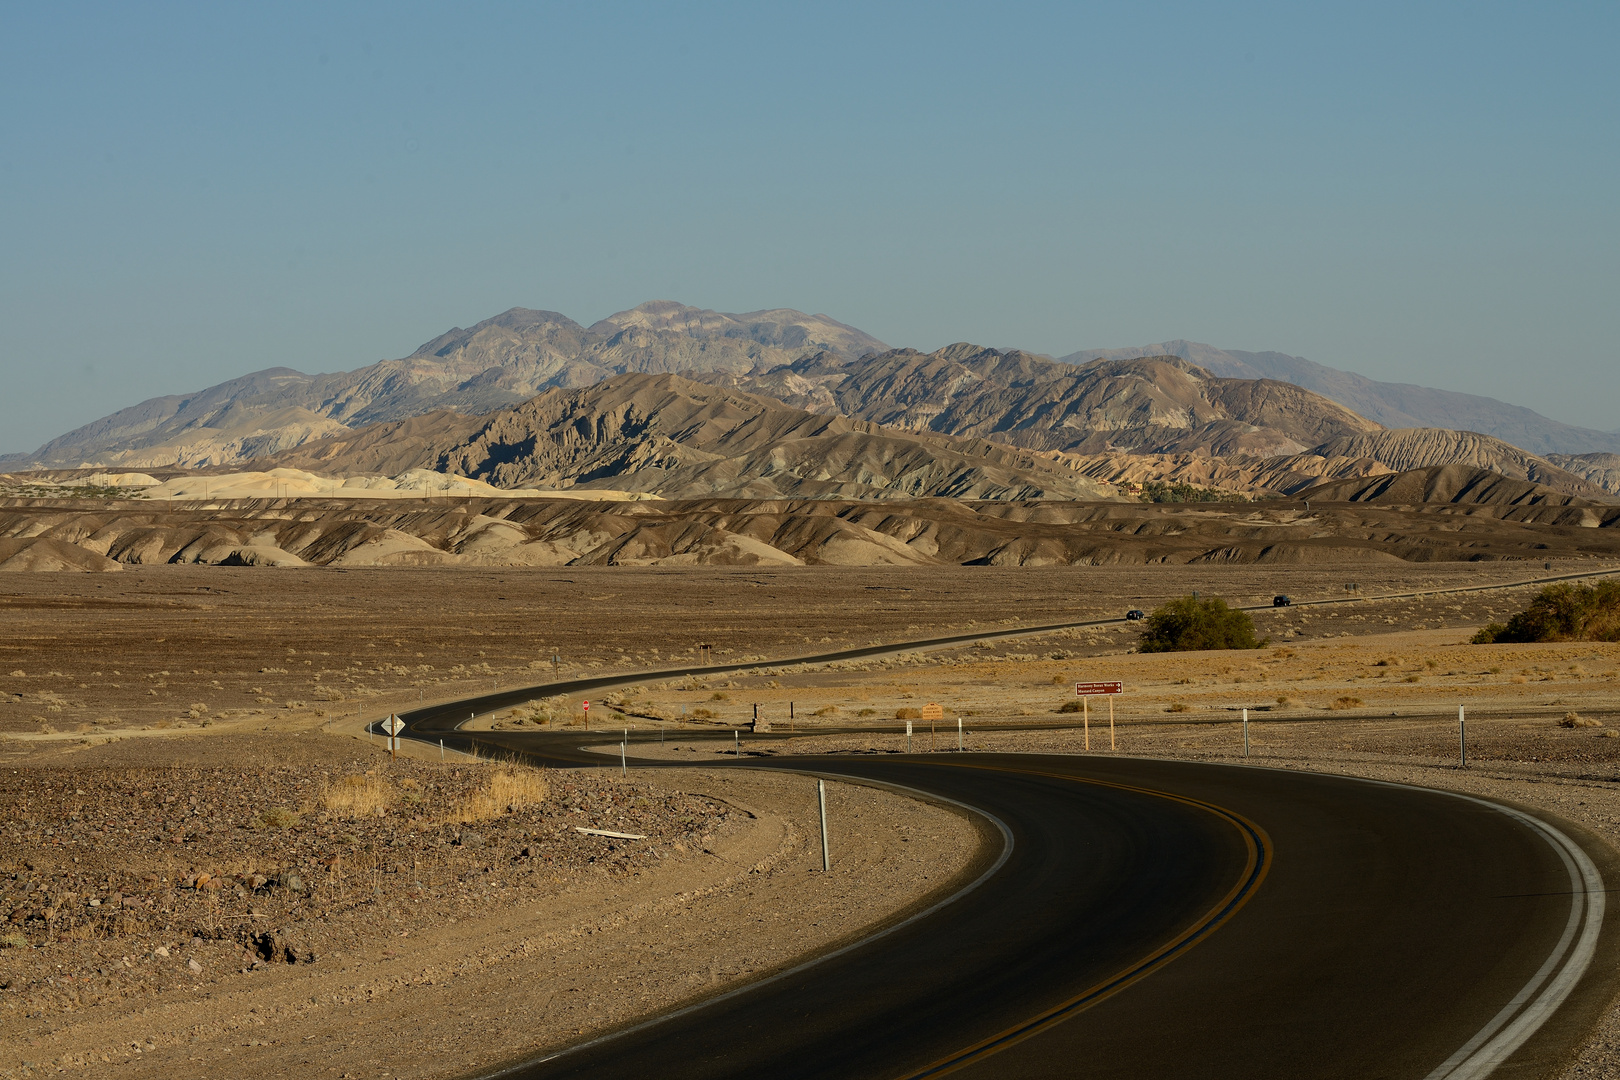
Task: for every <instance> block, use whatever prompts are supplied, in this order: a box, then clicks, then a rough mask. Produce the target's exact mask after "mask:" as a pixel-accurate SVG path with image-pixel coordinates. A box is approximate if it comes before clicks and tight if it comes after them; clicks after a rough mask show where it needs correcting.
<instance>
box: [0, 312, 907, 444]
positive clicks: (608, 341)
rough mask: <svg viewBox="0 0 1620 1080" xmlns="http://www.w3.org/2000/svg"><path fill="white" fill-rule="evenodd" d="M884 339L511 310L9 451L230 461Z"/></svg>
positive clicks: (833, 326)
mask: <svg viewBox="0 0 1620 1080" xmlns="http://www.w3.org/2000/svg"><path fill="white" fill-rule="evenodd" d="M884 348H886V346H884V344H883V343H882V342H880V341H878V340H877V339H876V338H873V337H870V336H869V335H867V334H863V333H861V331H859V330H856V329H854V328H853V327H849V326H845V325H844V324H843V323H840V322H836V321H834V320H832V319H829V318H827V317H826V316H824V315H806V314H804V313H803V312H798V311H791V310H788V309H786V308H781V309H775V310H771V311H755V312H749V313H747V314H743V315H728V314H725V313H723V312H717V311H705V310H701V309H698V308H692V307H686V306H684V305H681V304H676V303H672V302H670V301H653V302H651V303H646V304H642V305H640V306H639V307H635V308H631V309H630V310H629V311H621V312H619V313H618V314H616V315H611V316H609V317H608V318H606V319H603V320H601V321H600V322H597V323H595V324H593V325H591V326H590V327H582V326H580V325H579V324H578V323H576V322H574V321H573V320H572V319H570V318H568V317H567V316H565V315H559V314H558V313H557V312H554V311H532V310H529V309H526V308H513V309H511V310H510V311H506V312H503V313H502V314H500V315H497V316H495V317H494V318H492V319H485V320H484V321H483V322H480V323H478V324H477V325H475V326H473V327H471V328H469V329H462V328H460V327H457V328H455V329H453V330H450V331H449V332H448V333H445V334H442V335H440V336H439V337H437V338H434V339H433V340H432V341H430V342H428V343H427V344H425V345H423V346H422V347H421V348H419V349H417V350H416V351H415V352H413V353H412V354H411V355H409V356H407V357H404V358H402V359H399V360H383V361H380V362H378V363H375V364H371V365H369V366H367V367H363V368H360V369H358V370H355V371H350V372H340V373H336V374H328V375H305V374H303V373H302V372H299V371H294V370H293V369H291V368H271V369H268V370H266V371H260V372H255V373H253V374H251V375H245V376H242V377H241V378H238V379H231V380H229V381H227V382H223V383H220V384H219V385H217V386H213V387H209V388H208V389H206V390H202V391H199V392H197V393H195V394H177V395H168V396H165V397H159V398H151V399H149V400H147V401H143V402H141V403H140V404H138V405H133V406H131V407H129V408H127V409H121V410H119V411H118V412H116V413H113V414H112V415H110V416H107V417H103V418H102V419H100V420H97V421H95V422H94V423H91V424H87V425H85V426H84V427H81V428H78V429H77V430H75V431H71V432H69V433H67V434H66V435H63V436H61V437H60V438H57V439H53V440H51V441H50V442H48V443H46V444H45V445H44V446H42V447H40V449H39V450H38V451H36V452H35V453H34V454H31V455H15V456H12V457H10V458H8V459H7V462H8V463H9V464H11V465H13V466H15V467H23V466H25V465H28V464H32V463H38V464H40V465H46V466H50V465H78V464H80V463H101V464H109V465H123V466H127V467H143V466H151V465H167V464H180V465H184V466H207V465H219V464H230V463H233V462H239V461H245V460H248V459H250V458H254V457H261V456H264V455H266V454H271V453H275V452H277V451H279V450H283V449H287V448H289V447H293V446H298V445H302V444H303V443H305V442H308V441H310V440H311V439H319V438H323V437H326V436H329V435H332V434H334V433H337V432H341V431H343V430H344V429H346V428H353V427H358V426H363V425H366V424H371V423H377V422H380V421H387V420H398V419H403V418H406V417H411V416H419V415H422V414H424V413H429V412H433V411H435V410H440V409H454V410H456V411H459V412H464V413H484V412H488V411H490V410H492V409H498V408H500V407H502V406H505V405H512V404H516V403H518V402H520V401H525V400H527V399H528V398H530V397H533V396H534V395H535V394H537V393H539V392H540V391H541V390H544V389H546V388H547V387H552V386H570V387H571V386H586V385H589V384H591V383H595V382H599V381H600V380H602V379H604V378H607V377H608V376H611V375H615V374H619V373H624V372H680V371H739V372H740V371H748V370H751V369H752V368H754V367H757V366H767V367H769V366H779V365H782V364H786V363H788V362H790V361H792V360H794V359H797V358H798V357H799V356H801V355H803V354H805V353H807V352H818V351H826V352H828V353H829V354H831V353H835V352H836V353H840V354H843V355H848V356H858V355H861V354H862V353H864V352H869V351H874V350H876V351H882V350H883V349H884Z"/></svg>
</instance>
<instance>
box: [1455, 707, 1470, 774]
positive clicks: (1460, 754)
mask: <svg viewBox="0 0 1620 1080" xmlns="http://www.w3.org/2000/svg"><path fill="white" fill-rule="evenodd" d="M1457 761H1458V764H1459V765H1460V766H1461V767H1462V768H1464V769H1466V768H1468V721H1467V719H1466V718H1465V717H1464V716H1463V707H1462V706H1461V705H1459V706H1457Z"/></svg>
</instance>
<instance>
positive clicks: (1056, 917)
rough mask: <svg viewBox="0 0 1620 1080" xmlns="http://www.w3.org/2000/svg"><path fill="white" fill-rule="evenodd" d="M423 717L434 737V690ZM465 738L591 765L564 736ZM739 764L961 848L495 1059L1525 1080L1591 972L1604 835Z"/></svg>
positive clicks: (781, 1071) (1605, 977) (1074, 776)
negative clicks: (597, 1034)
mask: <svg viewBox="0 0 1620 1080" xmlns="http://www.w3.org/2000/svg"><path fill="white" fill-rule="evenodd" d="M423 712H425V713H429V714H431V713H434V712H439V713H440V714H441V715H439V716H438V717H433V716H431V715H429V716H408V717H407V719H408V720H409V721H411V728H412V734H415V735H417V736H419V737H425V738H430V739H436V738H438V734H437V733H436V732H435V731H434V729H435V728H439V729H441V730H447V731H448V729H450V728H451V727H452V726H453V723H454V722H455V717H456V716H458V715H459V713H460V709H459V708H457V709H451V708H449V707H445V708H442V709H438V710H435V709H429V710H423ZM692 734H693V733H683V738H687V737H690V736H691V735H692ZM716 734H717V735H722V736H723V735H724V734H726V733H716ZM451 737H452V738H455V739H456V741H458V742H459V741H460V740H461V739H467V738H470V737H471V736H470V735H465V734H464V735H455V736H451ZM656 737H657V735H656V733H647V732H641V733H633V734H632V744H634V742H635V741H636V740H637V739H641V740H648V739H654V738H656ZM476 738H477V740H478V742H480V743H483V744H484V745H485V746H486V747H487V748H488V749H490V750H499V751H502V752H506V753H513V754H522V755H524V756H526V757H528V758H530V759H531V760H537V761H546V762H549V763H552V764H555V765H580V764H609V763H611V764H617V762H611V760H610V759H606V758H603V757H601V756H599V755H595V754H591V753H588V752H585V751H583V750H581V749H579V745H578V744H579V743H581V742H582V741H585V740H584V739H583V738H582V737H581V734H580V733H579V732H577V731H576V732H572V733H570V732H559V733H556V734H534V733H525V734H520V733H515V732H480V733H476ZM587 738H588V736H587ZM593 741H594V740H593ZM632 753H633V745H632ZM646 764H649V765H651V764H653V763H650V762H648V763H646ZM748 764H750V765H752V766H754V767H770V768H795V769H802V770H805V771H811V772H814V773H815V774H817V775H822V776H827V777H829V778H847V779H849V780H853V781H857V782H877V783H884V784H891V785H898V786H902V787H905V788H909V789H912V790H915V791H920V792H926V793H928V794H930V795H932V796H934V797H936V798H939V799H941V800H949V801H951V802H954V803H956V804H959V805H960V806H961V807H963V808H964V809H963V812H965V813H972V814H974V815H975V816H976V817H977V820H978V821H979V822H980V823H981V828H982V830H983V832H984V834H985V836H986V840H987V842H986V844H985V845H984V853H983V856H982V858H981V860H980V862H979V864H978V865H976V866H974V867H973V868H972V869H971V871H970V872H969V873H968V875H966V878H965V879H964V880H963V881H961V882H959V883H958V884H957V886H956V887H955V888H954V889H953V890H952V891H951V892H950V894H949V895H947V896H946V897H944V898H943V899H942V901H941V902H939V903H937V904H936V905H935V906H933V907H931V908H929V909H927V910H925V911H922V912H917V913H913V914H912V915H911V917H910V918H909V919H908V920H907V921H904V922H901V923H900V924H899V925H896V926H892V927H890V928H888V929H887V930H885V931H883V932H882V933H881V934H879V935H878V936H875V937H868V938H866V939H863V940H861V941H859V942H855V943H852V945H851V947H848V948H846V949H844V950H842V951H838V952H834V953H832V954H830V955H827V956H823V957H821V958H819V959H817V960H813V961H811V962H809V963H808V964H805V965H803V966H800V967H798V968H794V969H791V970H789V971H786V972H783V973H779V974H777V975H776V976H774V977H771V978H768V979H765V980H762V981H760V982H756V983H753V984H750V985H749V986H747V987H744V988H743V989H741V990H738V991H734V992H732V993H729V994H727V995H724V996H721V997H718V998H714V999H711V1000H709V1001H706V1002H702V1003H699V1004H698V1005H696V1006H694V1007H691V1008H688V1009H685V1010H682V1011H680V1012H677V1013H674V1014H671V1015H668V1016H665V1017H662V1018H660V1019H657V1020H655V1021H652V1022H649V1023H646V1024H643V1025H641V1026H638V1027H634V1028H631V1029H629V1030H625V1031H621V1032H618V1033H615V1034H613V1035H611V1036H609V1037H606V1038H603V1039H598V1040H595V1041H593V1042H590V1043H587V1044H585V1045H583V1046H579V1047H574V1048H572V1049H570V1050H568V1051H566V1052H563V1053H561V1054H558V1055H554V1056H552V1057H550V1058H548V1059H545V1060H541V1061H534V1062H524V1063H517V1064H515V1065H514V1066H513V1067H512V1068H511V1069H510V1070H508V1071H507V1072H505V1073H503V1074H501V1075H507V1076H512V1077H535V1078H539V1077H547V1078H550V1077H609V1078H615V1077H625V1078H629V1077H636V1078H645V1077H658V1078H661V1080H662V1078H667V1080H699V1078H703V1080H711V1078H721V1077H782V1078H797V1077H851V1078H856V1077H873V1078H885V1080H900V1078H912V1077H932V1076H942V1075H945V1074H947V1073H950V1074H953V1075H956V1076H960V1077H997V1078H1001V1077H1009V1078H1024V1077H1120V1078H1123V1077H1131V1078H1137V1077H1143V1078H1145V1077H1185V1078H1199V1077H1244V1078H1256V1080H1261V1078H1271V1077H1276V1078H1279V1080H1280V1078H1284V1077H1287V1078H1299V1077H1344V1078H1352V1077H1353V1078H1358V1080H1371V1078H1379V1077H1392V1078H1393V1077H1411V1078H1415V1080H1424V1078H1436V1080H1438V1078H1439V1077H1447V1078H1452V1080H1463V1078H1472V1077H1483V1076H1486V1075H1493V1074H1494V1075H1498V1076H1504V1077H1507V1076H1511V1077H1536V1076H1548V1075H1553V1074H1556V1072H1557V1071H1558V1069H1559V1068H1560V1067H1561V1065H1562V1063H1563V1062H1564V1061H1565V1059H1566V1057H1567V1054H1568V1052H1569V1050H1570V1049H1571V1048H1572V1047H1573V1045H1574V1044H1575V1043H1576V1042H1577V1041H1578V1040H1579V1038H1580V1037H1581V1035H1582V1034H1584V1032H1585V1031H1586V1030H1587V1029H1588V1028H1589V1026H1590V1024H1591V1023H1592V1021H1593V1020H1594V1018H1595V1016H1596V1015H1597V1013H1598V1011H1599V1010H1600V1009H1601V1008H1602V1006H1603V1005H1604V1004H1605V1003H1606V1002H1607V1000H1608V998H1609V996H1610V994H1611V991H1612V986H1613V979H1612V976H1611V975H1610V972H1612V971H1613V970H1614V968H1615V960H1616V957H1615V955H1614V953H1615V950H1614V949H1613V947H1612V945H1611V943H1610V939H1611V936H1612V928H1611V930H1605V921H1606V912H1605V905H1604V891H1605V885H1604V880H1603V875H1605V874H1610V875H1612V873H1613V870H1612V868H1611V867H1610V866H1609V865H1608V862H1607V856H1605V855H1603V854H1602V851H1601V849H1596V848H1594V850H1597V851H1598V852H1599V854H1598V864H1594V862H1593V860H1592V858H1591V857H1589V856H1588V855H1587V854H1586V853H1585V851H1583V849H1582V848H1581V847H1579V846H1577V844H1576V843H1574V842H1573V841H1572V840H1571V838H1570V834H1569V829H1568V828H1567V827H1564V828H1562V829H1559V828H1557V827H1554V826H1549V825H1546V824H1543V823H1538V822H1537V821H1536V820H1535V819H1532V818H1530V817H1528V816H1527V815H1522V814H1519V813H1517V812H1516V811H1512V810H1511V809H1508V808H1500V807H1497V806H1495V805H1492V804H1487V803H1484V802H1481V801H1478V800H1473V799H1468V798H1464V797H1459V796H1454V795H1449V794H1445V793H1441V792H1435V791H1429V790H1425V789H1419V788H1412V787H1402V786H1396V785H1387V784H1377V783H1370V782H1366V781H1358V780H1352V779H1347V778H1340V777H1330V776H1324V775H1320V774H1311V773H1296V772H1284V771H1280V770H1271V769H1259V768H1245V767H1240V766H1222V765H1207V764H1197V763H1188V762H1174V761H1157V760H1133V759H1124V758H1084V757H1074V756H1050V757H1048V756H1034V755H982V754H961V755H958V754H954V753H953V754H948V755H918V756H897V755H889V756H885V757H882V758H869V757H862V758H847V757H844V758H840V757H816V758H804V759H791V758H789V759H784V758H775V759H771V760H769V761H766V762H758V761H750V762H748ZM705 767H714V759H710V761H708V762H706V763H705ZM720 767H727V766H725V765H724V764H722V765H721V766H720ZM967 808H971V809H970V810H969V809H967ZM830 832H831V836H832V849H833V859H834V867H833V872H834V873H837V858H838V847H837V844H838V838H837V821H836V816H835V818H834V820H833V821H832V823H831V827H830ZM1587 846H1588V847H1593V845H1592V844H1591V843H1590V842H1588V844H1587ZM1594 958H1595V959H1596V962H1594Z"/></svg>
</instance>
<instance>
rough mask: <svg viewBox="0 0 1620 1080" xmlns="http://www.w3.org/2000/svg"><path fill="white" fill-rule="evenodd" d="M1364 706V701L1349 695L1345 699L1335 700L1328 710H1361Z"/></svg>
mask: <svg viewBox="0 0 1620 1080" xmlns="http://www.w3.org/2000/svg"><path fill="white" fill-rule="evenodd" d="M1362 704H1363V702H1362V700H1361V699H1360V698H1358V697H1351V696H1349V695H1348V694H1346V695H1345V696H1344V697H1340V698H1334V699H1333V701H1332V703H1331V704H1329V705H1328V708H1330V709H1357V708H1360V707H1361V705H1362Z"/></svg>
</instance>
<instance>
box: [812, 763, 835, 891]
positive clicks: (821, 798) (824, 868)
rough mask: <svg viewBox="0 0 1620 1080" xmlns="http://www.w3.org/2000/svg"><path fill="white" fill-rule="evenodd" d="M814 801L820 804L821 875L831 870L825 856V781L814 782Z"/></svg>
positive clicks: (829, 860) (829, 862)
mask: <svg viewBox="0 0 1620 1080" xmlns="http://www.w3.org/2000/svg"><path fill="white" fill-rule="evenodd" d="M816 801H817V802H818V803H820V804H821V872H822V873H823V874H825V873H828V872H829V871H831V870H832V860H831V859H830V858H829V857H828V854H827V781H825V780H817V781H816Z"/></svg>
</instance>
